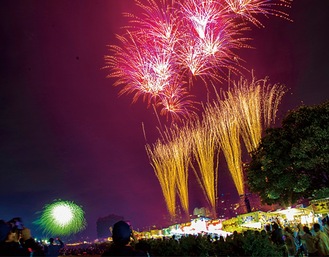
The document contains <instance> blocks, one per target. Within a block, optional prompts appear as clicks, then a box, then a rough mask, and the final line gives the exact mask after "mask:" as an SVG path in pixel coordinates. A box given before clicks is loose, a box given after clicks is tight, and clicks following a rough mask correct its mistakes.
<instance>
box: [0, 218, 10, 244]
mask: <svg viewBox="0 0 329 257" xmlns="http://www.w3.org/2000/svg"><path fill="white" fill-rule="evenodd" d="M10 230H11V227H10V225H9V224H8V223H7V222H5V221H4V220H0V242H2V241H5V240H6V239H7V236H8V234H9V232H10Z"/></svg>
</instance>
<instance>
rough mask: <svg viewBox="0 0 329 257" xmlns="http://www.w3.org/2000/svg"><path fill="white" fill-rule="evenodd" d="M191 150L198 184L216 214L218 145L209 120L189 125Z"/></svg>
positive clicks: (213, 213)
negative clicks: (195, 164) (195, 165)
mask: <svg viewBox="0 0 329 257" xmlns="http://www.w3.org/2000/svg"><path fill="white" fill-rule="evenodd" d="M191 136H192V152H193V157H194V159H195V161H196V163H197V166H198V169H197V168H196V167H194V166H193V165H192V168H193V170H194V171H195V174H196V177H197V179H198V181H199V184H200V186H201V188H202V190H203V192H204V194H205V197H206V199H207V200H208V203H209V205H210V208H211V212H212V215H216V199H217V179H218V161H219V158H218V156H219V145H218V143H217V140H216V137H215V131H214V129H213V127H212V126H211V124H210V123H209V122H206V121H205V117H203V122H200V121H199V120H195V121H194V122H192V125H191Z"/></svg>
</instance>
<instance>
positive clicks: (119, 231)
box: [102, 220, 147, 256]
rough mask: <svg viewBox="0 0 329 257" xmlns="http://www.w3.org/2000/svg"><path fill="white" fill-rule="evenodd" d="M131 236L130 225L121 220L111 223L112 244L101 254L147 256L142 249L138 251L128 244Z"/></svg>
mask: <svg viewBox="0 0 329 257" xmlns="http://www.w3.org/2000/svg"><path fill="white" fill-rule="evenodd" d="M132 238H133V235H132V229H131V226H130V225H129V224H128V223H127V222H125V221H123V220H121V221H118V222H117V223H115V224H114V225H113V230H112V239H113V244H112V245H111V246H110V248H109V249H108V250H107V251H105V252H104V253H103V254H102V256H147V254H146V253H145V252H143V251H138V250H136V249H135V248H133V247H132V246H131V245H130V241H131V239H132Z"/></svg>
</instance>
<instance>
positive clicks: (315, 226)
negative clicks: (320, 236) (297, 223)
mask: <svg viewBox="0 0 329 257" xmlns="http://www.w3.org/2000/svg"><path fill="white" fill-rule="evenodd" d="M313 229H314V231H315V232H318V231H320V229H321V226H320V224H319V223H314V224H313Z"/></svg>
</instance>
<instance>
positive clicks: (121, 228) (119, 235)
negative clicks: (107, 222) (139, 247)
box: [112, 220, 132, 245]
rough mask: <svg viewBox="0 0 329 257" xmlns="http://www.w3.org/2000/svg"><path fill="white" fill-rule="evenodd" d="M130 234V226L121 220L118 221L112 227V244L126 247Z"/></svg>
mask: <svg viewBox="0 0 329 257" xmlns="http://www.w3.org/2000/svg"><path fill="white" fill-rule="evenodd" d="M131 233H132V231H131V228H130V226H129V225H128V224H127V223H126V222H124V221H123V220H120V221H118V222H117V223H115V224H114V225H113V230H112V238H113V242H114V243H115V244H118V245H126V244H128V243H129V242H130V237H131Z"/></svg>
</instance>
